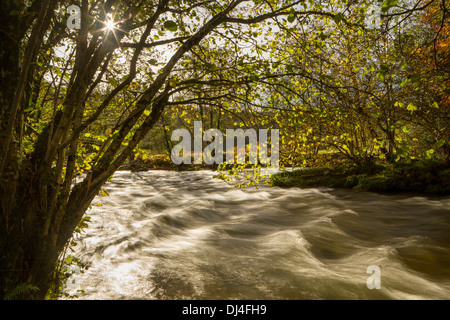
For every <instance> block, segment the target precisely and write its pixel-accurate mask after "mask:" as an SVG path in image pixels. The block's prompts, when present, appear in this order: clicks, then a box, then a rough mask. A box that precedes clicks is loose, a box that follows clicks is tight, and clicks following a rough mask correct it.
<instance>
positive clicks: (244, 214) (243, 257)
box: [68, 171, 450, 300]
mask: <svg viewBox="0 0 450 320" xmlns="http://www.w3.org/2000/svg"><path fill="white" fill-rule="evenodd" d="M213 175H214V172H212V171H196V172H174V171H148V172H127V171H120V172H117V173H116V174H115V175H114V177H113V179H112V180H111V181H110V182H108V183H107V184H106V185H105V186H104V188H106V190H107V191H108V193H109V196H107V197H98V198H96V199H95V200H94V203H93V206H92V209H91V210H89V211H88V215H89V216H91V222H90V224H89V228H87V229H85V232H84V233H83V234H82V235H81V236H80V237H79V239H78V240H77V243H78V245H77V246H76V247H75V250H76V251H75V255H76V256H78V257H80V259H81V261H82V262H83V263H85V264H86V265H88V269H87V270H85V272H84V273H82V274H75V275H74V276H73V277H72V278H71V287H69V289H70V290H75V289H82V290H84V291H85V293H84V294H83V295H81V296H79V299H269V300H270V299H276V300H278V299H279V300H290V299H308V300H311V299H449V298H450V197H436V198H430V197H425V196H421V195H382V194H377V193H370V192H355V191H350V190H338V189H336V190H334V189H320V188H309V189H299V188H290V189H283V188H278V187H268V186H261V187H259V188H258V189H255V188H246V189H238V188H234V187H232V186H230V185H229V184H228V183H227V182H225V181H222V180H218V179H214V178H213ZM97 204H98V205H97ZM100 205H101V206H100ZM369 266H376V268H379V269H378V270H379V272H378V273H376V272H375V273H374V274H372V273H369V272H368V270H367V268H368V267H369ZM369 277H371V280H370V283H371V284H378V285H379V289H377V288H376V287H375V288H373V286H372V289H370V288H369V286H368V284H367V279H368V278H369ZM72 280H73V281H72ZM69 289H68V290H69ZM70 290H69V291H70Z"/></svg>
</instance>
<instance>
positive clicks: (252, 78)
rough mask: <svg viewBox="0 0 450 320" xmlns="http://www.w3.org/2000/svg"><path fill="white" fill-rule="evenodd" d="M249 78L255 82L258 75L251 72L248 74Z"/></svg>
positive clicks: (257, 79)
mask: <svg viewBox="0 0 450 320" xmlns="http://www.w3.org/2000/svg"><path fill="white" fill-rule="evenodd" d="M250 80H252V81H254V82H257V81H259V76H258V75H256V74H252V75H251V76H250Z"/></svg>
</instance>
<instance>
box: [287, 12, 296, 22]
mask: <svg viewBox="0 0 450 320" xmlns="http://www.w3.org/2000/svg"><path fill="white" fill-rule="evenodd" d="M287 20H288V21H289V22H291V23H292V22H294V20H295V15H294V14H293V13H292V12H291V13H290V14H289V15H288V17H287Z"/></svg>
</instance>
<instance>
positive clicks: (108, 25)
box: [105, 19, 116, 31]
mask: <svg viewBox="0 0 450 320" xmlns="http://www.w3.org/2000/svg"><path fill="white" fill-rule="evenodd" d="M115 25H116V23H115V22H114V20H112V19H108V20H106V21H105V27H106V29H107V30H109V31H113V30H114V28H115Z"/></svg>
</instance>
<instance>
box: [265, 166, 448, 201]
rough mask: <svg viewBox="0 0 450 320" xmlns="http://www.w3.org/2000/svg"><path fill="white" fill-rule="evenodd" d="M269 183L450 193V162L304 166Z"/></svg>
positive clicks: (283, 185) (282, 173) (367, 189)
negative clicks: (357, 166)
mask: <svg viewBox="0 0 450 320" xmlns="http://www.w3.org/2000/svg"><path fill="white" fill-rule="evenodd" d="M269 183H270V184H271V185H272V186H280V187H301V188H308V187H329V188H349V189H354V190H359V191H373V192H389V193H394V192H402V193H403V192H409V193H424V194H436V195H449V194H450V166H449V165H448V164H444V163H440V162H435V161H431V160H430V161H418V162H410V163H394V164H389V165H376V166H374V167H371V168H370V170H362V169H359V168H356V167H351V166H336V167H332V166H330V167H321V168H304V169H299V170H294V171H292V172H281V173H278V174H275V175H273V176H271V178H270V179H269Z"/></svg>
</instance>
